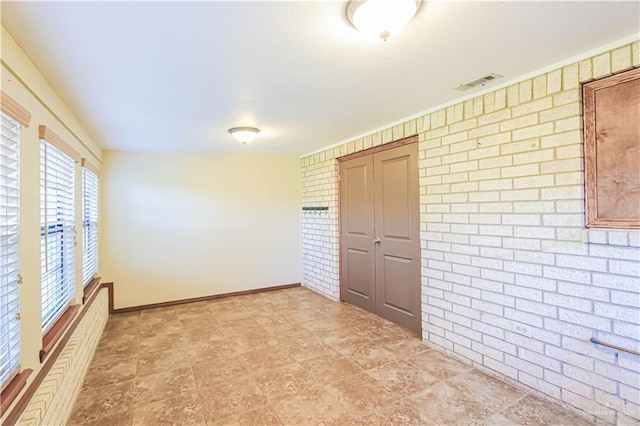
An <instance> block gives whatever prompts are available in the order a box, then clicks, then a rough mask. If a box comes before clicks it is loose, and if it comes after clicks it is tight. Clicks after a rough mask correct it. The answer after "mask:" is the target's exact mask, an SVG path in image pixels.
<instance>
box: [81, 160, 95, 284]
mask: <svg viewBox="0 0 640 426" xmlns="http://www.w3.org/2000/svg"><path fill="white" fill-rule="evenodd" d="M80 164H81V166H82V286H83V287H84V288H87V287H88V286H89V285H90V284H91V283H92V282H93V281H94V279H95V278H96V276H97V274H98V250H99V248H98V243H99V234H98V220H99V211H98V202H99V193H98V191H99V188H100V179H99V173H98V172H97V168H96V167H94V166H93V165H92V164H91V163H89V162H88V161H87V159H86V158H82V159H81V162H80ZM87 175H88V176H87ZM89 179H90V180H91V182H88V181H89ZM88 184H89V185H91V186H88ZM88 195H93V197H91V199H87V196H88ZM87 216H88V217H87ZM92 216H93V217H92ZM89 240H91V241H89ZM87 256H90V259H89V260H87ZM87 264H89V265H90V266H91V267H92V270H91V271H89V272H91V275H87V271H86V270H85V268H86V266H87Z"/></svg>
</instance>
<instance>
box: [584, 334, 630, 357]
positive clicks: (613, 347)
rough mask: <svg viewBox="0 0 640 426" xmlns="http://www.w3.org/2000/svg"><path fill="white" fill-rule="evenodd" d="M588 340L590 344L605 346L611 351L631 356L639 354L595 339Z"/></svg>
mask: <svg viewBox="0 0 640 426" xmlns="http://www.w3.org/2000/svg"><path fill="white" fill-rule="evenodd" d="M589 340H591V343H595V344H596V345H602V346H606V347H608V348H612V349H615V350H618V351H622V352H626V353H628V354H632V355H635V356H640V352H636V351H634V350H632V349H627V348H623V347H621V346H616V345H612V344H610V343H604V342H601V341H600V340H598V339H596V338H595V337H592V338H591V339H589Z"/></svg>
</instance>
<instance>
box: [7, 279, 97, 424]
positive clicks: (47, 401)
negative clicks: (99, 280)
mask: <svg viewBox="0 0 640 426" xmlns="http://www.w3.org/2000/svg"><path fill="white" fill-rule="evenodd" d="M108 318H109V298H108V294H107V290H106V289H102V290H100V293H99V294H98V295H97V296H96V299H95V300H94V301H93V303H92V305H91V306H90V307H89V310H88V311H87V313H86V314H85V316H84V318H83V319H82V321H81V322H80V324H78V327H76V329H75V331H74V332H73V335H72V336H71V338H70V339H69V341H68V342H67V345H66V346H65V347H64V349H63V350H62V351H61V352H60V355H59V356H58V359H57V360H56V362H55V363H54V364H53V367H52V368H51V370H50V371H49V374H47V377H45V379H44V381H43V382H42V384H41V385H40V387H39V388H38V390H37V391H36V393H35V394H34V395H33V397H32V398H31V401H30V402H29V404H28V405H27V408H25V410H24V412H23V413H22V416H20V419H18V422H17V424H18V425H63V424H66V423H67V421H68V420H69V416H70V415H71V410H72V409H73V404H74V402H75V400H76V398H77V396H78V394H79V393H80V389H81V387H82V382H83V381H84V377H85V374H86V372H87V370H88V369H89V364H90V363H91V359H92V358H93V354H94V352H95V349H96V347H97V346H98V341H99V340H100V336H101V335H102V330H104V326H105V325H106V323H107V319H108Z"/></svg>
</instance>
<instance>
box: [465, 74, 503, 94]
mask: <svg viewBox="0 0 640 426" xmlns="http://www.w3.org/2000/svg"><path fill="white" fill-rule="evenodd" d="M500 77H502V76H501V75H500V74H495V73H491V74H489V75H486V76H484V77H482V78H479V79H477V80H473V81H470V82H469V83H465V84H461V85H460V86H458V87H456V89H455V90H460V91H462V92H464V91H465V90H469V89H473V88H474V87H478V86H480V87H483V86H484V85H485V84H487V83H488V82H490V81H493V80H496V79H498V78H500Z"/></svg>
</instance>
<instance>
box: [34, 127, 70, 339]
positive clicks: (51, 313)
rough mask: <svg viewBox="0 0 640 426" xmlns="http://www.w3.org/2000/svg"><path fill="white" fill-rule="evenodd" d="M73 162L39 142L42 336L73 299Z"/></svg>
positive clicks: (51, 146) (62, 153) (44, 143)
mask: <svg viewBox="0 0 640 426" xmlns="http://www.w3.org/2000/svg"><path fill="white" fill-rule="evenodd" d="M74 174H75V162H74V159H73V158H71V157H70V156H68V155H67V154H65V153H64V152H62V151H61V150H60V149H58V148H56V147H55V146H53V145H52V144H50V143H49V142H47V141H46V140H41V141H40V253H41V262H40V263H41V269H42V274H41V276H42V332H43V334H44V333H46V332H47V331H48V330H49V328H50V327H51V326H52V325H53V324H54V323H55V322H56V320H57V319H58V318H59V317H60V316H61V315H62V314H63V313H64V312H65V310H66V308H67V307H68V306H69V303H70V301H71V300H73V298H74V297H75V229H74V208H75V207H74V203H75V186H74V182H75V176H74Z"/></svg>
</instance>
